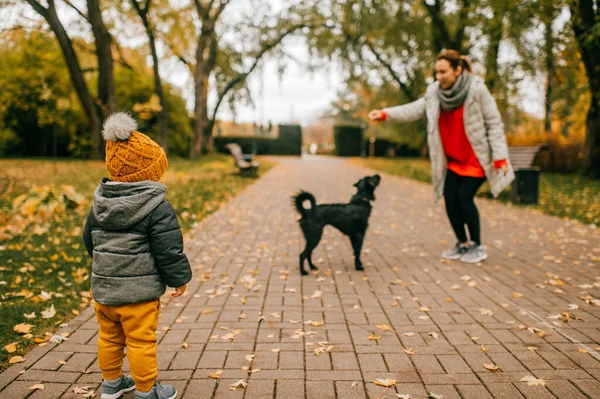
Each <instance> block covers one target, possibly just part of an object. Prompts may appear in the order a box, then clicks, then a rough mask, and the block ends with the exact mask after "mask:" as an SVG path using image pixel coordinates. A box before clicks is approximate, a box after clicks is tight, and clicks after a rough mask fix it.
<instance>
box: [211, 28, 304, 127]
mask: <svg viewBox="0 0 600 399" xmlns="http://www.w3.org/2000/svg"><path fill="white" fill-rule="evenodd" d="M305 27H308V25H306V24H298V25H295V26H292V27H291V28H289V29H287V30H286V31H284V32H283V33H282V34H281V35H280V36H279V37H278V38H276V39H275V40H273V41H272V42H270V43H267V44H266V45H265V46H264V47H263V48H262V49H261V50H260V51H259V53H258V54H257V55H256V58H255V59H254V62H253V63H252V65H251V66H250V68H248V70H247V71H246V72H242V73H240V74H238V75H237V76H236V77H235V78H233V79H232V80H231V81H230V82H229V83H228V84H227V86H225V88H224V89H223V91H222V92H221V93H219V95H218V98H219V99H218V100H217V104H216V105H215V108H214V110H213V113H212V118H211V119H212V120H215V117H216V115H217V111H218V110H219V106H220V105H221V103H222V102H223V100H224V99H225V96H226V95H227V93H228V92H229V91H230V90H231V89H232V88H234V87H235V86H236V85H237V84H239V83H241V82H243V81H244V80H246V78H247V77H248V75H250V74H251V73H252V71H254V69H256V67H257V65H258V63H259V62H260V60H261V59H262V57H263V56H264V55H265V54H266V53H268V52H269V51H270V50H272V49H273V48H274V47H276V46H277V45H278V44H279V43H281V41H282V40H283V39H285V37H286V36H288V35H289V34H291V33H294V32H295V31H297V30H298V29H302V28H305Z"/></svg>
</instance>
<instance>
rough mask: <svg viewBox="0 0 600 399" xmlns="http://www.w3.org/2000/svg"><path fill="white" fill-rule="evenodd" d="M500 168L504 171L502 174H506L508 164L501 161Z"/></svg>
mask: <svg viewBox="0 0 600 399" xmlns="http://www.w3.org/2000/svg"><path fill="white" fill-rule="evenodd" d="M500 169H501V170H502V172H504V176H506V174H507V173H508V164H507V163H503V164H502V166H500Z"/></svg>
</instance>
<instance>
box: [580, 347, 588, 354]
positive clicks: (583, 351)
mask: <svg viewBox="0 0 600 399" xmlns="http://www.w3.org/2000/svg"><path fill="white" fill-rule="evenodd" d="M577 350H578V351H579V352H581V353H589V351H587V350H585V349H581V348H579V349H577Z"/></svg>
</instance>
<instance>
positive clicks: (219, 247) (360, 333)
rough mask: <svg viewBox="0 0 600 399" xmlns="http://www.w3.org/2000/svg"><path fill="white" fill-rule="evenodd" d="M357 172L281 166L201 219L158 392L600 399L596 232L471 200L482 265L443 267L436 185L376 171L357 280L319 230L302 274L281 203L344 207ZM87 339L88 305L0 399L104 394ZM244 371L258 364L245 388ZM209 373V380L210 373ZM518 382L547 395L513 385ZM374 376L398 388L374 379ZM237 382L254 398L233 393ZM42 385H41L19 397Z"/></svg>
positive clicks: (91, 332)
mask: <svg viewBox="0 0 600 399" xmlns="http://www.w3.org/2000/svg"><path fill="white" fill-rule="evenodd" d="M367 173H369V171H368V170H365V169H361V168H359V167H356V166H354V165H353V164H352V163H349V162H347V161H344V160H340V159H334V158H322V159H319V158H317V159H310V160H304V161H302V160H299V159H292V158H282V159H280V164H279V166H277V167H275V168H274V169H273V170H271V171H270V172H269V173H268V174H267V175H266V176H265V177H264V178H262V179H261V180H259V181H257V183H256V184H254V185H253V186H251V187H250V188H248V189H247V190H245V191H244V192H242V193H241V194H240V195H239V196H238V197H236V198H235V199H234V200H232V201H231V202H230V203H229V204H227V205H226V206H225V207H224V208H222V209H221V210H220V211H218V212H217V213H215V214H213V215H212V216H211V217H209V218H207V219H205V220H204V221H203V222H202V223H201V224H200V225H199V226H198V228H197V231H196V232H195V233H194V234H191V235H190V236H189V237H188V239H187V244H186V245H187V246H186V248H187V254H188V256H189V258H190V260H191V262H192V267H193V268H194V273H195V275H194V280H193V282H192V283H190V285H189V290H188V292H189V295H186V296H184V297H181V298H177V299H174V300H170V299H169V298H167V297H165V298H164V307H163V309H162V313H161V316H160V326H159V330H160V334H159V347H158V360H159V368H160V372H159V378H160V379H161V381H163V382H168V383H172V384H174V385H175V386H176V387H177V389H178V391H179V392H180V394H182V396H183V397H184V398H246V399H255V398H272V397H277V398H283V399H296V398H311V399H312V398H318V399H326V398H343V399H347V398H348V399H352V398H397V397H402V396H396V393H399V394H410V395H411V397H412V398H414V399H418V398H426V397H427V395H428V393H430V392H432V393H435V394H438V395H443V398H444V399H453V398H477V399H484V398H507V399H508V398H510V399H514V398H522V397H525V398H553V397H559V398H600V382H599V381H600V362H599V360H600V355H599V354H598V350H600V348H599V346H600V343H599V342H600V307H597V306H593V305H591V304H588V303H586V301H585V300H583V299H580V298H582V297H583V298H585V297H586V296H587V295H590V296H591V297H589V298H588V301H589V300H591V299H592V298H597V297H600V293H599V287H600V277H597V276H599V275H600V273H598V269H597V267H598V265H599V261H600V232H598V231H594V230H592V229H591V228H588V227H586V226H583V225H581V224H576V223H570V222H566V221H563V220H560V219H558V218H552V217H548V216H544V215H537V214H534V213H532V212H531V211H527V210H523V209H520V208H517V207H509V206H505V205H502V204H499V203H496V202H492V201H486V200H478V201H479V206H480V211H481V214H482V217H483V219H484V221H483V226H482V234H483V239H484V241H485V244H486V246H487V248H488V253H489V259H488V260H487V261H486V262H484V263H483V264H481V265H465V264H461V263H458V262H442V261H440V258H439V254H440V252H441V251H442V250H443V249H444V248H445V247H447V246H449V245H451V244H452V243H453V237H452V234H451V230H450V227H449V223H448V222H447V220H446V217H445V214H444V210H443V204H441V203H440V204H437V205H434V204H432V201H431V198H432V193H431V189H430V186H429V185H425V184H421V183H417V182H413V181H409V180H404V179H400V178H395V177H391V176H388V175H383V180H382V185H381V186H380V187H379V188H378V190H377V193H376V195H377V197H378V200H377V201H376V202H375V203H374V206H375V208H374V212H373V214H372V219H371V227H370V230H369V232H368V234H367V238H366V241H365V247H364V249H363V250H364V255H363V262H364V265H365V269H366V271H365V272H364V273H358V272H355V271H353V260H352V256H351V253H352V252H351V247H350V244H349V241H348V240H347V239H346V238H345V237H343V236H342V235H341V234H340V233H338V232H337V231H335V230H334V229H332V228H328V229H326V231H325V234H324V238H323V240H322V241H321V244H320V245H319V246H318V247H317V250H316V252H315V254H314V260H315V261H316V264H317V266H319V268H320V271H319V273H318V274H316V275H311V276H307V277H305V278H300V276H299V273H298V265H297V263H298V254H299V253H300V251H301V250H302V248H303V239H302V237H301V236H300V235H299V229H298V227H297V225H296V219H297V215H296V214H295V212H294V211H293V210H292V207H291V205H290V200H289V197H290V195H291V194H292V193H294V192H295V191H296V190H297V189H299V188H304V189H307V190H310V191H312V192H313V193H314V194H315V196H316V198H317V201H318V202H319V203H323V202H337V201H342V202H345V201H347V200H348V199H349V198H350V197H351V195H352V194H353V187H352V184H353V183H354V182H355V181H356V180H358V178H359V177H362V176H363V175H365V174H367ZM561 283H564V284H563V285H559V284H561ZM247 288H249V289H247ZM569 304H576V305H578V306H579V307H580V308H579V309H577V310H571V309H569ZM561 312H570V316H571V318H572V319H571V320H570V322H568V323H565V316H564V314H563V315H562V316H561ZM260 314H262V315H263V316H264V320H262V321H260V323H259V322H258V319H259V315H260ZM552 315H556V316H553V317H555V318H549V317H548V316H552ZM558 317H560V318H558ZM575 317H577V318H579V319H580V320H574V319H573V318H575ZM310 321H313V322H315V323H313V324H314V326H313V325H310V324H304V323H307V322H310ZM323 321H324V324H323V325H319V324H320V323H319V322H323ZM377 325H386V326H389V329H390V331H382V330H381V329H379V328H378V327H376V326H377ZM382 328H384V329H385V327H382ZM528 328H529V329H528ZM534 328H535V329H534ZM536 329H539V330H536ZM96 330H97V325H96V322H95V319H94V315H93V310H92V309H87V310H86V311H85V312H82V314H81V315H80V316H78V317H77V318H76V319H74V320H73V321H72V322H71V323H70V324H69V326H68V327H67V328H65V329H64V331H68V332H70V333H71V335H70V339H69V340H68V341H66V342H64V343H62V344H60V345H49V346H46V347H38V348H36V349H34V350H32V351H31V352H29V353H28V354H27V355H26V356H25V358H26V362H25V363H22V364H18V365H15V366H13V367H11V368H10V369H8V370H7V371H5V372H4V373H2V374H0V398H2V399H5V398H6V399H8V398H19V399H20V398H25V397H28V398H82V397H83V396H82V395H77V394H75V393H73V389H74V388H75V387H78V386H79V387H81V386H88V387H93V388H94V389H96V388H98V387H99V382H100V379H101V375H100V373H99V370H98V368H97V364H96V355H95V353H96V339H97V336H96ZM372 333H374V334H375V335H376V336H378V337H380V338H379V339H378V340H369V339H368V337H369V336H370V335H371V334H372ZM227 334H231V335H229V337H233V340H227V339H226V338H227ZM224 338H225V339H224ZM182 344H187V345H182ZM482 345H483V347H484V348H487V352H483V351H482ZM186 346H187V347H186ZM528 347H530V349H528ZM531 347H534V348H535V349H534V348H531ZM315 348H322V352H323V353H321V354H319V355H316V354H315V353H314V349H315ZM409 348H412V351H413V352H414V354H411V355H409V354H407V353H406V352H405V349H409ZM328 349H329V350H330V351H329V352H327V350H328ZM585 352H587V353H585ZM411 353H412V352H411ZM250 354H255V355H256V356H255V358H254V360H253V361H252V363H250V361H248V360H247V359H246V356H247V355H250ZM60 361H66V364H61V363H59V362H60ZM484 364H496V365H498V366H499V367H500V368H501V370H502V372H498V373H495V372H493V371H489V370H487V369H486V368H485V367H484ZM243 367H250V368H251V369H260V371H255V372H253V373H252V374H251V375H250V376H249V377H248V374H247V372H246V371H245V370H244V369H243ZM217 370H222V371H223V372H222V374H221V375H220V377H221V378H220V380H215V379H212V378H209V376H208V374H209V373H210V372H215V371H217ZM23 371H24V372H23ZM528 375H529V376H533V377H536V378H540V379H544V380H546V381H547V382H546V385H545V386H542V385H537V386H535V385H534V386H528V385H527V384H526V383H525V382H520V381H519V380H520V379H521V378H523V377H525V376H528ZM385 378H391V379H395V380H397V382H396V384H395V385H394V386H393V387H391V388H385V387H380V386H377V385H375V384H374V383H372V382H371V381H373V380H375V379H385ZM240 379H243V380H244V381H246V382H247V383H248V386H247V388H245V389H244V388H238V389H237V390H235V391H232V390H230V385H231V384H232V383H234V382H235V381H237V380H240ZM40 382H41V383H43V384H44V386H45V389H44V390H43V391H35V392H33V391H30V390H28V388H29V387H30V386H32V385H34V384H36V383H40ZM130 396H131V395H128V397H130ZM180 397H181V395H180Z"/></svg>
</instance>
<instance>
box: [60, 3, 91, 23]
mask: <svg viewBox="0 0 600 399" xmlns="http://www.w3.org/2000/svg"><path fill="white" fill-rule="evenodd" d="M63 1H64V2H65V4H66V5H68V6H69V7H71V8H72V9H73V10H75V11H76V12H77V14H79V15H80V16H81V17H83V19H85V20H86V21H88V22H89V19H88V16H87V15H85V14H84V13H83V12H81V10H79V8H77V7H76V6H75V5H74V4H73V3H71V2H70V1H69V0H63Z"/></svg>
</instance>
